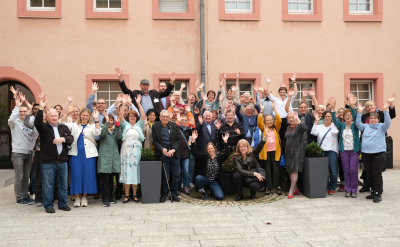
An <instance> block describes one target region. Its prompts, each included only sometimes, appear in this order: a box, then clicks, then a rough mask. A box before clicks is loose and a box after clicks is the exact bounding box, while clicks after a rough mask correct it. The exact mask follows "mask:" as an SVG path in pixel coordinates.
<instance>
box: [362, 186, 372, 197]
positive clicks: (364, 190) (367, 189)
mask: <svg viewBox="0 0 400 247" xmlns="http://www.w3.org/2000/svg"><path fill="white" fill-rule="evenodd" d="M370 190H371V189H370V188H368V187H362V188H361V189H360V190H359V192H360V193H364V192H368V191H370ZM371 199H372V198H371Z"/></svg>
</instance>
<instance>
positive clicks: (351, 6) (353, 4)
mask: <svg viewBox="0 0 400 247" xmlns="http://www.w3.org/2000/svg"><path fill="white" fill-rule="evenodd" d="M349 10H350V11H357V4H356V3H350V6H349Z"/></svg>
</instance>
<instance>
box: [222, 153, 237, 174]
mask: <svg viewBox="0 0 400 247" xmlns="http://www.w3.org/2000/svg"><path fill="white" fill-rule="evenodd" d="M222 168H223V170H224V174H234V173H235V164H234V162H233V154H231V155H229V157H228V159H226V160H225V162H224V163H223V164H222Z"/></svg>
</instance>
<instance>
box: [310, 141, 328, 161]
mask: <svg viewBox="0 0 400 247" xmlns="http://www.w3.org/2000/svg"><path fill="white" fill-rule="evenodd" d="M322 151H324V150H323V149H322V148H320V147H319V146H318V144H317V143H315V142H311V143H310V144H308V146H307V147H306V157H310V158H317V157H319V154H320V153H321V152H322Z"/></svg>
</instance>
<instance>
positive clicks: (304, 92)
mask: <svg viewBox="0 0 400 247" xmlns="http://www.w3.org/2000/svg"><path fill="white" fill-rule="evenodd" d="M301 92H302V93H303V97H307V96H308V91H307V88H303V90H301Z"/></svg>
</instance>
